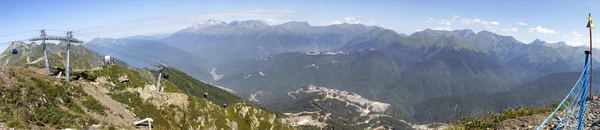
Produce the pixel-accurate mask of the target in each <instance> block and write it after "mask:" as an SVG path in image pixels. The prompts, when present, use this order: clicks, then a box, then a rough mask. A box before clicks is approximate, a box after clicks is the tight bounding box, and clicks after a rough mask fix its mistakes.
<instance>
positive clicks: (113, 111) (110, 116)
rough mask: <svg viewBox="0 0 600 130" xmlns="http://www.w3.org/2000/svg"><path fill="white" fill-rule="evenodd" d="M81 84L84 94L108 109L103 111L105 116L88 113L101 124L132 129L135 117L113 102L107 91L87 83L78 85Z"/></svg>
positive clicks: (121, 105)
mask: <svg viewBox="0 0 600 130" xmlns="http://www.w3.org/2000/svg"><path fill="white" fill-rule="evenodd" d="M79 84H82V85H81V86H83V90H84V91H85V93H87V94H89V95H90V96H92V97H94V98H95V99H97V100H98V101H100V103H102V105H103V106H105V107H106V108H108V110H105V112H106V114H107V115H106V116H102V115H98V114H95V113H89V114H90V115H92V116H94V117H95V118H97V119H100V120H101V121H103V122H110V123H112V124H114V125H118V126H123V127H132V124H133V122H135V121H136V120H137V118H136V117H134V116H133V115H131V114H130V112H129V110H127V108H125V107H124V105H123V104H121V103H119V102H117V101H115V100H113V99H112V98H111V97H110V96H108V95H107V94H106V92H108V90H106V88H102V87H96V86H95V85H92V84H89V83H79Z"/></svg>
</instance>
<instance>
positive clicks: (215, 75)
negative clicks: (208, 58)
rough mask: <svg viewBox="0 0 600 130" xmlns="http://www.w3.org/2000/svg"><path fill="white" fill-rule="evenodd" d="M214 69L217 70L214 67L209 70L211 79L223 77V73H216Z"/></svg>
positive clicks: (216, 79)
mask: <svg viewBox="0 0 600 130" xmlns="http://www.w3.org/2000/svg"><path fill="white" fill-rule="evenodd" d="M216 70H217V69H216V68H213V69H212V71H210V75H211V76H212V77H213V79H214V80H215V81H218V80H220V79H221V78H223V76H225V75H218V74H217V72H215V71H216Z"/></svg>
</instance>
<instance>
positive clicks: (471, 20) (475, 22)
mask: <svg viewBox="0 0 600 130" xmlns="http://www.w3.org/2000/svg"><path fill="white" fill-rule="evenodd" d="M459 23H465V24H482V25H484V26H488V25H500V22H498V21H491V22H490V21H483V20H481V19H478V18H474V19H470V18H463V19H461V20H460V21H459Z"/></svg>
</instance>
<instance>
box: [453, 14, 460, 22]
mask: <svg viewBox="0 0 600 130" xmlns="http://www.w3.org/2000/svg"><path fill="white" fill-rule="evenodd" d="M458 18H460V16H458V15H452V21H456V20H457V19H458Z"/></svg>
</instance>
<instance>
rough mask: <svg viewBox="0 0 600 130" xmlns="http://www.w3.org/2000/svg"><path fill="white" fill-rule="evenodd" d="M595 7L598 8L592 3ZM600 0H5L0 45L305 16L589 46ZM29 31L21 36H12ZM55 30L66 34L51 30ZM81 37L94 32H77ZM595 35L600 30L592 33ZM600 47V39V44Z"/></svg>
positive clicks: (316, 21) (0, 4)
mask: <svg viewBox="0 0 600 130" xmlns="http://www.w3.org/2000/svg"><path fill="white" fill-rule="evenodd" d="M593 5H595V6H593ZM599 7H600V2H599V1H591V0H578V1H524V0H518V1H510V0H494V1H484V0H454V1H449V0H445V1H429V0H415V1H364V0H343V1H342V0H339V1H338V0H327V1H323V0H318V1H316V0H315V1H312V0H301V1H281V0H279V1H262V0H259V1H226V0H213V1H199V0H194V1H184V0H176V1H165V0H160V1H158V0H157V1H153V0H144V1H137V0H103V1H91V0H79V1H75V0H73V1H67V0H52V1H34V0H26V1H23V0H2V1H0V12H2V13H0V20H1V21H2V22H1V24H0V48H6V45H7V44H2V43H6V42H10V41H14V40H24V39H27V38H29V37H33V36H37V35H39V32H37V31H33V30H39V29H52V30H73V31H75V33H80V34H85V35H87V36H91V37H108V38H119V37H124V36H131V35H147V34H162V33H171V32H175V31H178V30H181V29H183V28H186V27H188V26H191V25H192V24H194V23H204V22H205V21H206V20H208V19H215V20H219V21H226V22H230V21H232V20H249V19H255V20H263V21H265V22H267V23H268V24H281V23H283V22H287V21H307V22H309V23H310V24H311V25H313V26H314V25H320V26H323V25H330V24H339V23H344V22H345V23H361V24H366V25H377V26H381V27H384V28H388V29H393V30H395V31H396V32H399V33H405V34H411V33H414V32H415V31H418V30H424V29H427V28H430V29H436V30H455V29H472V30H474V31H475V32H479V31H481V30H489V31H492V32H495V33H498V34H501V35H512V36H514V37H515V38H516V39H517V40H520V41H522V42H525V43H530V42H532V41H533V40H535V39H536V38H539V39H542V40H545V41H549V42H558V41H565V42H567V43H568V44H569V45H586V44H588V42H589V41H588V40H589V39H588V37H589V32H588V29H587V28H585V25H586V23H587V17H588V13H593V14H597V19H599V20H600V8H599ZM19 32H25V33H21V34H18V35H10V36H7V35H8V34H14V33H19ZM48 34H51V35H64V32H60V31H48ZM597 34H600V32H598V33H597ZM75 37H76V38H80V39H81V40H89V39H90V38H87V37H82V36H78V35H75ZM594 37H595V38H594V39H596V37H598V39H599V40H600V35H594ZM598 45H600V44H598Z"/></svg>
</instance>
